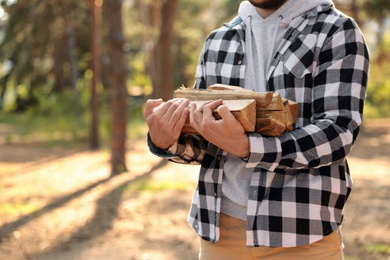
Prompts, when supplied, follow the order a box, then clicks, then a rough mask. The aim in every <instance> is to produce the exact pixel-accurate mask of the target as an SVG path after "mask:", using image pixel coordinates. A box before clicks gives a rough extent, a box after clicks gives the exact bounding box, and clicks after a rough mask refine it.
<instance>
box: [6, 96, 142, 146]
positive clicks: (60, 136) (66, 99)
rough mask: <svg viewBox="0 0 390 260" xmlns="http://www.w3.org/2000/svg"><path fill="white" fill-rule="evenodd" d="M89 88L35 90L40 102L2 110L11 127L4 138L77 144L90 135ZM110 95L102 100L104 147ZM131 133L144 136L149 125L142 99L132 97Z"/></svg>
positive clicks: (101, 132) (107, 137)
mask: <svg viewBox="0 0 390 260" xmlns="http://www.w3.org/2000/svg"><path fill="white" fill-rule="evenodd" d="M88 91H89V90H88V89H84V90H82V91H79V92H75V91H72V90H66V91H64V92H62V93H56V92H54V93H50V94H47V93H44V92H40V91H36V92H34V96H35V97H36V99H37V105H35V106H33V107H30V108H29V109H28V110H26V111H25V112H24V113H16V112H4V111H3V112H0V122H1V124H2V125H5V126H7V127H8V129H9V131H7V134H6V137H5V141H6V142H8V143H15V142H38V143H43V144H44V145H49V146H52V145H58V144H61V145H65V146H70V147H72V146H75V145H78V144H79V143H80V142H81V143H85V142H87V141H88V138H89V130H90V118H91V115H90V110H89V93H88ZM106 100H107V97H105V96H102V97H101V101H100V109H99V117H100V125H99V132H100V134H101V138H102V144H103V147H105V146H108V142H109V138H110V132H111V129H110V114H109V109H108V106H107V105H106V104H107V103H108V102H106ZM129 103H130V106H129V113H128V115H129V120H128V122H129V123H128V124H129V125H128V137H129V138H141V137H142V138H143V137H144V136H145V133H146V125H145V122H144V120H143V116H142V106H143V100H142V101H141V100H140V101H139V102H138V103H137V102H135V101H134V100H129Z"/></svg>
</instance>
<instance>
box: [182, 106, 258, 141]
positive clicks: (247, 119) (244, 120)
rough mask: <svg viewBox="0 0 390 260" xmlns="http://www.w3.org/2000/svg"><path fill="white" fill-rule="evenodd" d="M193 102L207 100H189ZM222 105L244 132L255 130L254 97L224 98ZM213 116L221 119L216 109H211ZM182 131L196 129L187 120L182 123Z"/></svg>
mask: <svg viewBox="0 0 390 260" xmlns="http://www.w3.org/2000/svg"><path fill="white" fill-rule="evenodd" d="M191 102H192V103H195V104H196V106H197V107H199V106H201V105H203V104H204V103H206V102H207V101H191ZM222 105H224V106H226V107H227V108H229V110H230V112H232V114H233V115H234V117H235V118H236V119H237V120H238V121H239V122H240V123H241V125H242V126H243V128H244V129H245V131H246V132H253V131H255V125H256V100H255V99H240V100H224V101H223V103H222ZM213 116H214V117H215V118H216V119H221V116H220V115H219V114H218V112H217V111H213ZM182 132H183V133H187V134H189V133H196V131H195V130H194V129H193V128H192V127H191V126H190V123H189V121H188V120H187V122H186V123H185V125H184V128H183V129H182Z"/></svg>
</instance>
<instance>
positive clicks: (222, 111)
mask: <svg viewBox="0 0 390 260" xmlns="http://www.w3.org/2000/svg"><path fill="white" fill-rule="evenodd" d="M217 112H218V114H219V115H220V116H221V118H222V120H224V121H225V122H229V121H232V120H236V118H235V117H234V115H233V114H232V112H230V110H229V108H228V107H227V106H224V105H222V106H219V107H218V108H217Z"/></svg>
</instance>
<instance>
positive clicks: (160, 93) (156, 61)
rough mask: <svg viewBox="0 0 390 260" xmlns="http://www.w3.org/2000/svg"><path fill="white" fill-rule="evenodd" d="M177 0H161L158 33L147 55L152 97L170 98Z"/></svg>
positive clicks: (172, 89) (171, 92) (172, 87)
mask: <svg viewBox="0 0 390 260" xmlns="http://www.w3.org/2000/svg"><path fill="white" fill-rule="evenodd" d="M177 3H178V0H169V1H168V0H166V1H163V3H162V6H161V18H160V19H161V22H160V28H159V29H160V30H159V32H160V34H159V36H158V39H157V41H156V42H155V44H154V48H153V49H152V50H151V53H150V55H149V66H148V67H149V73H150V75H151V78H152V84H153V97H155V98H162V99H163V100H168V99H170V98H172V94H173V91H174V89H175V88H174V86H173V60H174V58H173V52H172V42H173V36H174V30H173V29H174V28H173V27H174V21H175V15H176V10H177Z"/></svg>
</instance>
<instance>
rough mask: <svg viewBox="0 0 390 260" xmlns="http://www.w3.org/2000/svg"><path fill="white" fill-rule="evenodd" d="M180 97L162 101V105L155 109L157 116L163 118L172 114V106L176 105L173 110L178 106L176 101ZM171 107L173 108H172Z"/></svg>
mask: <svg viewBox="0 0 390 260" xmlns="http://www.w3.org/2000/svg"><path fill="white" fill-rule="evenodd" d="M178 100H179V99H178V98H174V99H170V100H168V101H167V102H163V103H161V105H160V106H157V107H155V108H154V109H153V113H155V115H156V117H158V118H162V117H164V116H168V117H169V116H170V113H172V112H171V111H172V108H171V107H172V106H174V108H173V111H174V110H175V109H176V108H177V106H176V105H175V104H176V102H177V101H178ZM170 109H171V110H170ZM166 120H168V119H166Z"/></svg>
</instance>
